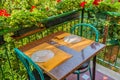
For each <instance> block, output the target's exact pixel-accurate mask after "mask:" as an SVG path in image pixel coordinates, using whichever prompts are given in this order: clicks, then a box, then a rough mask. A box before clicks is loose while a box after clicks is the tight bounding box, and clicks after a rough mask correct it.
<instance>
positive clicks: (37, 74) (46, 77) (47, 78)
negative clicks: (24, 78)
mask: <svg viewBox="0 0 120 80" xmlns="http://www.w3.org/2000/svg"><path fill="white" fill-rule="evenodd" d="M32 73H33V75H34V76H35V80H41V78H40V75H39V73H38V72H37V70H36V69H34V70H33V71H32ZM43 75H44V78H45V80H51V78H50V77H49V76H48V75H47V74H45V73H44V74H43ZM28 80H30V78H29V77H28Z"/></svg>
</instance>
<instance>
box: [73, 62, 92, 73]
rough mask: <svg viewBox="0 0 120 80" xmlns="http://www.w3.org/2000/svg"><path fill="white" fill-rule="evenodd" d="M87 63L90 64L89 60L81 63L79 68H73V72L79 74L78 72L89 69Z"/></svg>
mask: <svg viewBox="0 0 120 80" xmlns="http://www.w3.org/2000/svg"><path fill="white" fill-rule="evenodd" d="M89 64H90V60H89V61H86V62H85V63H83V64H82V65H81V66H80V68H78V69H77V70H75V71H74V72H73V73H74V74H80V73H84V72H86V71H87V70H88V69H89Z"/></svg>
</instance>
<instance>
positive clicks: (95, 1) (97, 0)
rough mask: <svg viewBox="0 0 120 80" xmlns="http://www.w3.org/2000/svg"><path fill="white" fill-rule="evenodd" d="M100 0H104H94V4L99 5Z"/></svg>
mask: <svg viewBox="0 0 120 80" xmlns="http://www.w3.org/2000/svg"><path fill="white" fill-rule="evenodd" d="M100 1H102V0H94V2H93V4H94V5H96V6H97V5H99V2H100Z"/></svg>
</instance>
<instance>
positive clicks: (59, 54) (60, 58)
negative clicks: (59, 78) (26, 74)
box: [24, 43, 72, 71]
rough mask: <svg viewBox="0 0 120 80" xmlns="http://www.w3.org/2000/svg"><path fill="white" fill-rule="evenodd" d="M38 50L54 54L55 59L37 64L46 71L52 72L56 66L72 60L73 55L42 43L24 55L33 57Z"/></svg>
mask: <svg viewBox="0 0 120 80" xmlns="http://www.w3.org/2000/svg"><path fill="white" fill-rule="evenodd" d="M38 50H51V51H53V52H54V57H53V58H51V59H49V60H48V61H46V62H37V64H38V65H39V66H40V67H41V68H43V69H44V70H45V71H50V70H52V69H53V68H55V67H56V66H58V65H60V64H61V63H63V62H64V61H66V60H67V59H69V58H71V57H72V55H71V54H68V53H65V52H64V51H62V50H60V49H58V48H56V47H55V46H53V45H50V44H48V43H42V44H40V45H38V46H36V47H34V48H32V49H30V50H27V51H25V52H24V53H25V54H26V55H28V56H31V55H32V54H33V53H34V52H35V51H38Z"/></svg>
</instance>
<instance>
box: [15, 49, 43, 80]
mask: <svg viewBox="0 0 120 80" xmlns="http://www.w3.org/2000/svg"><path fill="white" fill-rule="evenodd" d="M14 51H15V53H16V55H17V57H18V58H19V59H20V61H21V62H22V63H23V65H24V67H25V68H26V70H27V73H28V75H29V78H30V80H36V78H35V76H34V74H33V72H32V71H33V69H35V70H37V72H38V74H39V77H40V79H41V80H45V79H44V76H43V72H42V70H41V69H40V67H39V66H38V65H37V64H35V63H34V62H33V61H32V60H31V59H30V58H29V57H28V56H27V55H25V54H24V53H23V52H22V51H20V50H19V49H18V48H14Z"/></svg>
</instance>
